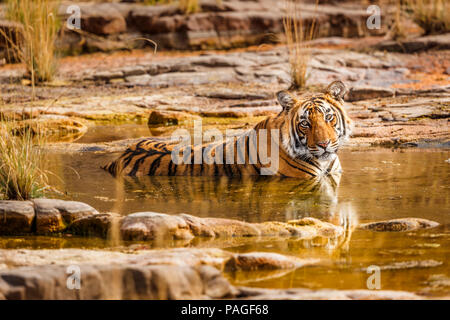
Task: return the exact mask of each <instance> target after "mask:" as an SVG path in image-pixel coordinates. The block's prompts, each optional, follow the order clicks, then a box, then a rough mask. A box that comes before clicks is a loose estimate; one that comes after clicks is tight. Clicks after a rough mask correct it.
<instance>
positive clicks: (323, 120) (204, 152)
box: [104, 81, 351, 178]
mask: <svg viewBox="0 0 450 320" xmlns="http://www.w3.org/2000/svg"><path fill="white" fill-rule="evenodd" d="M345 93H346V87H345V85H344V83H342V82H341V81H335V82H333V83H331V84H330V85H329V86H328V87H327V89H326V90H325V92H324V93H321V94H312V95H309V96H308V97H304V98H302V99H297V98H295V97H294V96H293V95H292V94H290V93H288V92H286V91H280V92H278V93H277V99H278V102H279V104H280V105H281V106H282V108H283V110H282V111H281V112H280V113H279V114H277V115H274V116H269V117H268V118H267V119H265V120H264V121H261V122H260V123H258V124H257V125H256V126H255V127H254V128H253V130H249V131H248V132H246V133H243V134H241V135H239V136H235V137H230V138H227V139H226V140H225V141H214V142H212V143H208V144H203V145H194V146H192V145H187V146H186V145H184V146H182V145H180V143H179V142H175V141H171V142H162V141H158V140H155V139H152V138H147V139H144V140H142V141H140V142H138V143H136V144H134V145H132V146H130V147H129V148H128V149H127V150H126V151H125V152H124V153H123V154H122V155H121V156H120V157H119V158H118V159H117V160H115V161H113V162H111V163H109V164H108V165H106V166H105V167H104V169H105V170H107V171H109V172H110V173H111V174H113V175H118V174H125V175H130V176H142V175H150V176H162V175H166V176H167V175H169V176H172V175H174V176H175V175H193V176H201V175H203V176H224V175H226V176H248V175H276V176H286V177H297V178H309V177H318V176H322V175H324V174H331V173H335V172H339V171H340V170H341V167H340V163H339V159H338V157H337V155H336V152H337V150H338V147H339V145H340V144H341V143H342V142H343V141H344V140H345V139H347V138H348V137H349V135H350V133H351V120H350V118H349V117H348V116H347V114H346V112H345V110H344V107H343V103H344V102H343V97H344V95H345ZM181 154H182V155H181ZM198 155H200V161H196V160H198V157H197V156H198ZM202 156H204V161H202V160H203V159H202ZM274 164H275V165H274Z"/></svg>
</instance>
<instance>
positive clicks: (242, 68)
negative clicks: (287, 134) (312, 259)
mask: <svg viewBox="0 0 450 320" xmlns="http://www.w3.org/2000/svg"><path fill="white" fill-rule="evenodd" d="M441 38H442V39H443V40H442V41H446V42H448V41H449V39H450V35H445V36H442V37H441ZM151 55H152V54H150V53H149V54H145V55H144V56H140V57H137V58H136V59H137V60H136V59H133V60H128V58H127V59H122V58H118V61H117V62H118V66H117V67H115V68H107V70H106V69H102V67H101V66H99V67H95V68H77V67H76V66H77V65H76V64H75V65H73V63H72V64H71V65H69V64H68V65H67V67H64V65H63V66H62V70H64V71H62V72H61V81H62V83H61V85H60V86H56V87H54V86H49V87H45V86H44V87H39V88H37V89H36V92H37V95H38V96H39V97H40V98H39V99H38V100H37V101H34V102H32V103H31V102H28V101H27V100H28V99H29V92H28V89H27V87H20V86H17V85H12V84H7V83H9V82H10V81H11V79H13V78H14V77H15V76H14V75H13V74H14V73H16V71H17V70H14V69H13V70H9V71H6V72H5V73H2V75H1V76H0V80H1V79H3V82H4V84H3V85H2V86H3V87H4V88H5V91H6V92H7V93H6V94H5V95H3V96H2V99H3V101H4V102H5V104H4V106H3V107H2V108H1V109H0V117H3V118H8V119H11V118H16V119H22V118H23V117H26V118H31V119H33V121H36V122H39V123H40V125H41V128H48V129H47V131H48V133H49V134H52V133H55V132H60V134H59V141H61V140H62V141H73V140H76V139H78V138H79V137H81V136H83V134H84V133H85V132H86V127H91V126H93V125H95V124H96V123H99V122H103V123H104V122H112V123H126V122H136V121H138V122H141V123H142V122H149V124H150V125H151V127H152V128H160V129H158V130H159V131H161V130H162V131H164V132H165V134H169V135H170V130H171V128H170V125H173V124H184V125H188V124H190V123H191V122H192V119H195V118H198V117H203V118H205V117H206V118H219V117H220V118H222V119H223V120H222V122H223V123H225V122H226V119H230V120H233V119H242V123H243V125H244V126H245V125H246V126H247V127H249V126H251V125H252V124H254V123H256V122H257V121H260V120H261V119H262V118H261V117H264V116H267V115H270V114H274V113H277V112H279V110H280V107H279V105H278V104H277V102H276V100H275V98H274V94H275V92H276V91H277V90H282V89H286V88H287V87H289V85H290V84H289V81H290V80H289V65H288V62H287V60H288V58H287V53H286V49H285V48H284V47H279V48H278V47H277V48H275V49H270V50H263V51H259V50H256V51H252V50H249V51H246V52H228V53H219V54H216V53H214V54H212V53H209V54H203V55H199V56H185V57H180V58H177V57H164V56H161V57H159V58H158V57H156V58H154V57H152V56H151ZM445 57H447V58H448V51H445V50H444V51H436V52H435V53H432V54H428V53H427V54H423V56H421V57H419V58H417V57H414V56H412V55H405V54H399V53H382V52H377V51H375V52H372V53H363V52H356V51H349V50H337V49H321V48H315V49H313V55H312V59H311V62H310V71H309V73H310V77H309V83H310V88H309V89H308V90H311V91H317V90H321V89H320V88H321V87H322V86H323V85H325V84H327V83H329V82H330V81H332V80H337V79H339V80H342V81H344V82H345V83H346V84H347V85H348V87H349V88H350V91H349V93H348V94H347V96H346V97H345V98H346V107H347V110H348V113H349V115H350V116H351V117H352V118H353V119H354V120H355V130H354V134H353V139H352V140H351V141H350V143H351V144H354V145H375V146H376V145H382V146H417V145H422V144H424V143H425V144H426V143H430V142H431V143H438V144H441V145H448V143H449V139H450V137H449V132H448V130H447V125H448V117H449V110H450V108H449V105H450V100H449V95H450V91H449V90H450V89H449V85H448V83H449V81H448V75H446V74H445V72H446V69H445V68H446V64H448V61H449V60H448V59H447V60H446V58H445ZM130 58H131V57H130ZM425 59H431V62H432V63H433V65H434V64H436V63H440V62H441V61H442V62H443V63H444V64H443V65H442V66H441V67H440V68H441V69H440V70H441V71H440V72H441V73H440V74H437V75H436V74H434V72H435V71H434V70H433V71H432V70H431V69H430V67H428V66H427V65H426V64H424V65H423V66H420V65H417V63H420V61H424V60H425ZM446 61H447V62H446ZM68 62H69V61H68ZM433 68H434V67H433ZM16 77H17V79H19V78H20V77H21V76H20V74H18V73H16ZM5 82H6V83H5ZM13 88H14V90H13ZM99 88H102V89H101V90H98V89H99ZM100 92H101V93H100ZM61 94H63V95H64V96H63V97H62V96H61ZM300 94H301V93H300ZM21 99H25V100H24V101H23V102H18V101H20V100H21ZM8 101H11V103H9V102H8ZM27 121H29V120H27ZM20 125H21V126H22V127H23V126H30V125H31V124H28V123H24V124H20ZM55 140H58V138H55Z"/></svg>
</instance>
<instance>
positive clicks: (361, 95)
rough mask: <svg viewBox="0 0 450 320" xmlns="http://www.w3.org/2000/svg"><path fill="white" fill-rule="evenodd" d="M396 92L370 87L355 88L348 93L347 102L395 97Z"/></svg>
mask: <svg viewBox="0 0 450 320" xmlns="http://www.w3.org/2000/svg"><path fill="white" fill-rule="evenodd" d="M394 95H395V90H393V89H389V88H380V87H370V86H355V87H352V88H351V89H350V91H349V92H348V93H347V96H346V100H347V101H350V102H352V101H360V100H369V99H377V98H386V97H393V96H394Z"/></svg>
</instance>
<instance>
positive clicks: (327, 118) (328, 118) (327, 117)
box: [325, 113, 334, 121]
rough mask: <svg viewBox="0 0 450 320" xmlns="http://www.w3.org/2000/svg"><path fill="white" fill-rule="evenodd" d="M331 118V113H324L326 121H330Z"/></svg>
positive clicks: (332, 116)
mask: <svg viewBox="0 0 450 320" xmlns="http://www.w3.org/2000/svg"><path fill="white" fill-rule="evenodd" d="M333 118H334V115H332V114H331V113H329V114H327V115H326V117H325V120H326V121H331V120H333Z"/></svg>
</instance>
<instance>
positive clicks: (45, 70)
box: [3, 0, 60, 84]
mask: <svg viewBox="0 0 450 320" xmlns="http://www.w3.org/2000/svg"><path fill="white" fill-rule="evenodd" d="M59 3H60V2H59V1H58V0H8V1H7V12H6V16H7V18H8V19H9V20H12V21H15V22H18V23H20V24H22V26H23V28H22V29H21V30H20V36H19V39H18V41H17V42H15V41H11V40H9V41H8V42H9V45H10V46H11V48H12V49H13V52H14V54H15V55H16V56H17V57H16V58H17V59H18V60H19V61H21V62H22V63H23V64H25V67H26V70H27V74H28V76H29V77H30V79H31V81H32V82H33V84H34V83H37V82H44V81H51V80H52V79H53V77H54V75H55V73H56V70H57V59H56V48H55V40H56V38H57V36H58V30H59V26H60V22H59V19H58V17H57V11H58V7H59ZM3 36H4V37H5V38H7V37H8V35H5V34H3ZM7 40H8V39H7Z"/></svg>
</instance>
